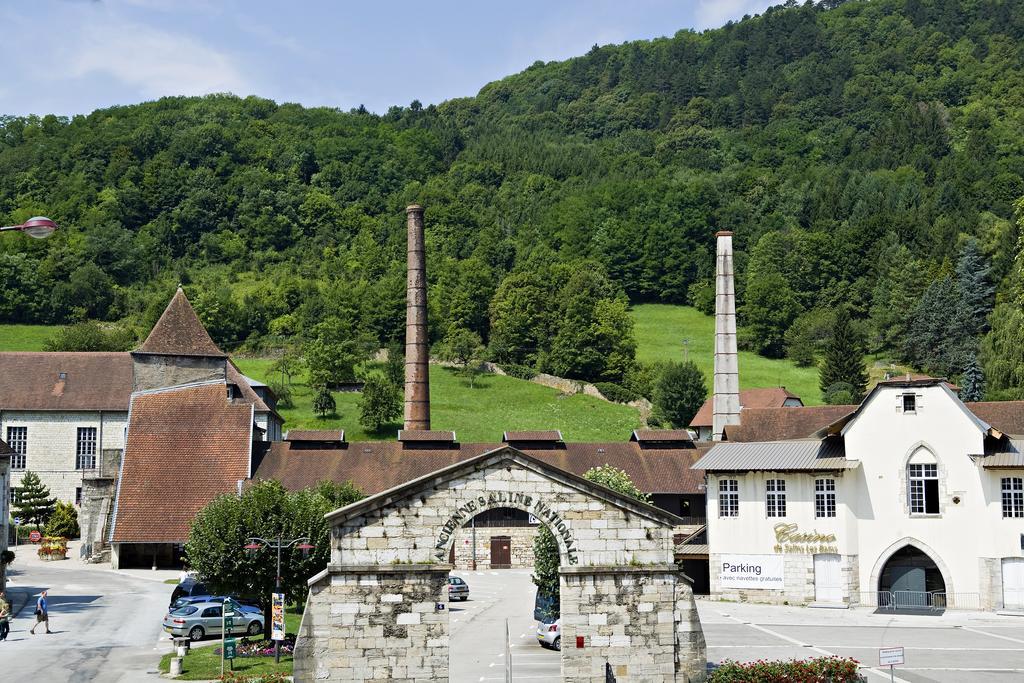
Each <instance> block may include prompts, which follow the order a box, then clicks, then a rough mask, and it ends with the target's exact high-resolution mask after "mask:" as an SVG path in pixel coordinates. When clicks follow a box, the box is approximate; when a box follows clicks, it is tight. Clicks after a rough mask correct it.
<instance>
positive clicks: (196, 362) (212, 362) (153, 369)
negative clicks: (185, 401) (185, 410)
mask: <svg viewBox="0 0 1024 683" xmlns="http://www.w3.org/2000/svg"><path fill="white" fill-rule="evenodd" d="M132 375H133V386H134V389H133V391H148V390H150V389H163V388H165V387H176V386H179V385H182V384H192V383H194V382H210V381H215V380H216V381H220V382H223V381H225V380H226V377H227V362H226V361H225V359H223V358H207V357H205V356H163V355H156V354H150V353H133V354H132Z"/></svg>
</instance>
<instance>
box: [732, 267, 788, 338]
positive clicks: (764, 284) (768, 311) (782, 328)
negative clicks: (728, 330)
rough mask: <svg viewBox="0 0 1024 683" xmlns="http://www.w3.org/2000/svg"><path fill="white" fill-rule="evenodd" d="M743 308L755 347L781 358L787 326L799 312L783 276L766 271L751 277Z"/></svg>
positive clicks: (745, 321) (744, 318) (744, 317)
mask: <svg viewBox="0 0 1024 683" xmlns="http://www.w3.org/2000/svg"><path fill="white" fill-rule="evenodd" d="M742 312H743V321H744V323H745V324H746V327H747V330H748V331H749V333H750V338H751V341H752V343H753V345H754V349H755V350H756V351H757V352H758V353H760V354H763V355H765V356H769V357H771V358H780V357H781V356H782V355H783V352H784V351H785V339H786V330H788V329H789V327H790V325H792V324H793V321H794V320H795V319H796V317H797V315H799V314H800V305H799V304H798V303H797V300H796V296H795V295H794V294H793V290H792V289H790V287H789V284H788V283H787V282H786V280H785V278H784V277H783V276H782V275H780V274H779V273H775V272H769V273H767V274H765V275H763V276H760V277H758V278H757V279H753V280H751V282H750V283H748V285H747V291H746V302H745V303H744V304H743V306H742Z"/></svg>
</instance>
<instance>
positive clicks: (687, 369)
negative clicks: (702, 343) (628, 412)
mask: <svg viewBox="0 0 1024 683" xmlns="http://www.w3.org/2000/svg"><path fill="white" fill-rule="evenodd" d="M659 370H660V373H659V374H658V378H657V380H656V381H655V383H654V394H653V397H652V402H653V403H654V412H653V416H654V418H655V419H656V420H657V421H658V422H659V423H661V424H663V425H665V426H666V427H672V428H675V429H686V428H687V427H688V426H689V425H690V420H692V419H693V416H694V415H696V414H697V411H698V410H700V407H701V405H703V404H704V401H705V399H706V398H707V395H708V388H707V383H706V380H705V378H704V373H703V372H701V370H700V368H698V367H697V364H696V363H694V362H693V361H692V360H688V361H683V362H681V363H679V362H674V361H670V362H667V363H664V364H662V365H661V366H660V367H659Z"/></svg>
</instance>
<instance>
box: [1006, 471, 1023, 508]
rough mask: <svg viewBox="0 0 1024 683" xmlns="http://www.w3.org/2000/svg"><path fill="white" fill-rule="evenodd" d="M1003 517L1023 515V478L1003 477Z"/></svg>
mask: <svg viewBox="0 0 1024 683" xmlns="http://www.w3.org/2000/svg"><path fill="white" fill-rule="evenodd" d="M1002 484H1003V517H1024V478H1021V477H1003V479H1002Z"/></svg>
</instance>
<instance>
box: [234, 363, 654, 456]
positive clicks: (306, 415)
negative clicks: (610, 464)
mask: <svg viewBox="0 0 1024 683" xmlns="http://www.w3.org/2000/svg"><path fill="white" fill-rule="evenodd" d="M235 363H236V364H237V365H238V367H239V368H240V369H241V370H242V372H243V373H245V374H246V375H248V376H249V377H252V378H254V379H258V380H261V381H264V382H268V383H269V381H270V380H274V381H280V378H279V377H273V376H272V374H271V373H270V370H269V368H270V365H271V364H272V363H273V361H272V360H268V359H264V358H236V359H235ZM305 382H306V379H305V377H297V378H295V381H294V383H293V385H292V392H293V401H294V404H295V405H294V407H292V408H285V409H281V410H280V411H279V412H280V413H281V416H282V417H284V419H285V429H344V430H345V438H347V439H348V440H350V441H362V440H372V439H393V438H395V434H396V433H397V430H398V428H399V427H400V424H399V423H397V422H396V423H395V424H393V425H389V426H387V427H385V428H384V429H382V430H381V431H380V432H368V431H366V430H365V429H364V428H363V427H362V426H361V425H360V424H359V405H358V401H359V394H358V393H354V392H334V401H335V404H336V405H337V417H336V418H328V419H323V418H320V417H317V416H316V415H315V414H314V413H313V392H312V390H311V389H310V388H309V387H308V386H307V385H306V384H305ZM430 404H431V406H430V408H431V410H430V416H431V426H432V427H433V428H434V429H450V430H454V431H455V434H456V436H457V437H458V439H459V441H462V442H464V443H469V442H474V441H489V442H496V441H500V440H501V433H502V431H504V430H522V429H561V430H562V435H563V436H564V437H565V438H566V439H568V440H571V441H623V440H625V439H627V438H629V434H630V432H631V431H632V430H633V429H636V428H637V427H639V426H640V418H639V414H638V413H637V411H636V410H635V409H634V408H630V407H629V406H625V405H620V404H617V403H608V402H607V401H602V400H600V399H596V398H592V397H590V396H584V395H582V394H577V395H575V396H563V395H562V394H561V393H559V392H558V391H556V390H554V389H549V388H547V387H542V386H540V385H539V384H534V383H533V382H527V381H526V380H521V379H516V378H514V377H501V376H498V375H481V376H479V377H478V378H477V379H476V382H475V383H474V386H472V387H471V386H470V383H469V380H468V379H466V378H464V377H461V376H460V375H458V374H457V373H456V372H455V371H454V370H452V369H451V368H445V367H441V366H437V365H432V366H431V367H430Z"/></svg>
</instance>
